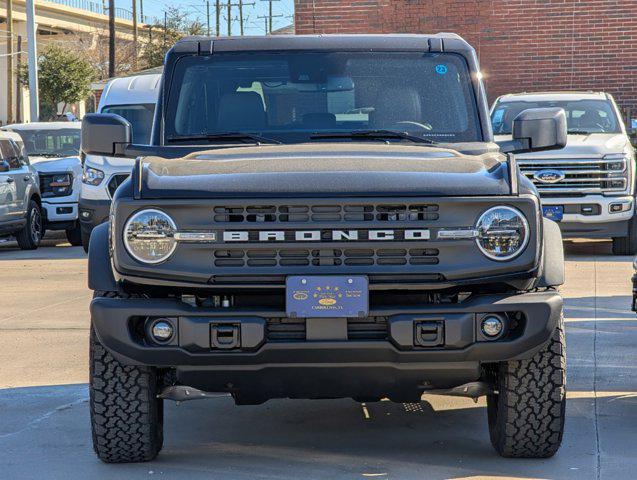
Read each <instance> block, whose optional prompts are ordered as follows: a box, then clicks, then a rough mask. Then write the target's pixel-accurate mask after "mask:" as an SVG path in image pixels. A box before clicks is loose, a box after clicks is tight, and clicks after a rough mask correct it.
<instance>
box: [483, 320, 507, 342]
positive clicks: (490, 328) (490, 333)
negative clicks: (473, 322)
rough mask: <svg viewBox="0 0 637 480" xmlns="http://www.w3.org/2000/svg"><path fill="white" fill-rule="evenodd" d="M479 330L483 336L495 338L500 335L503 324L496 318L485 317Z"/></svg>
mask: <svg viewBox="0 0 637 480" xmlns="http://www.w3.org/2000/svg"><path fill="white" fill-rule="evenodd" d="M480 328H481V330H482V333H484V335H485V336H487V337H489V338H495V337H497V336H498V335H500V334H501V333H502V330H503V329H504V323H503V322H502V320H501V319H500V318H498V317H485V318H484V320H482V325H481V326H480Z"/></svg>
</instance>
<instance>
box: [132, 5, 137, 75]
mask: <svg viewBox="0 0 637 480" xmlns="http://www.w3.org/2000/svg"><path fill="white" fill-rule="evenodd" d="M137 48H138V45H137V0H133V70H137Z"/></svg>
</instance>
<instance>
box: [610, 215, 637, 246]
mask: <svg viewBox="0 0 637 480" xmlns="http://www.w3.org/2000/svg"><path fill="white" fill-rule="evenodd" d="M636 254H637V221H635V219H634V218H631V219H630V222H628V235H627V236H625V237H614V238H613V255H636Z"/></svg>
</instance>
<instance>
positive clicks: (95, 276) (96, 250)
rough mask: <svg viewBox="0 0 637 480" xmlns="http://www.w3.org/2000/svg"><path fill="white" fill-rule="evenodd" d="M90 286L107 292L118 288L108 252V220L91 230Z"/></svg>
mask: <svg viewBox="0 0 637 480" xmlns="http://www.w3.org/2000/svg"><path fill="white" fill-rule="evenodd" d="M88 288H90V289H91V290H102V291H107V292H116V291H117V290H118V288H117V282H116V281H115V277H114V276H113V267H112V266H111V257H110V255H109V252H108V222H106V223H102V224H101V225H98V226H97V227H95V228H94V229H93V231H92V232H91V240H90V242H89V245H88Z"/></svg>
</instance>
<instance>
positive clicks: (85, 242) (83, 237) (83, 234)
mask: <svg viewBox="0 0 637 480" xmlns="http://www.w3.org/2000/svg"><path fill="white" fill-rule="evenodd" d="M80 232H81V233H80V236H81V242H82V248H83V249H84V253H88V244H89V242H90V240H91V234H90V233H86V232H85V231H84V230H81V229H80Z"/></svg>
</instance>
